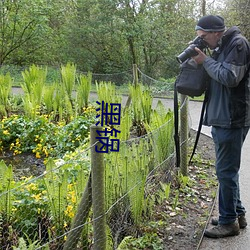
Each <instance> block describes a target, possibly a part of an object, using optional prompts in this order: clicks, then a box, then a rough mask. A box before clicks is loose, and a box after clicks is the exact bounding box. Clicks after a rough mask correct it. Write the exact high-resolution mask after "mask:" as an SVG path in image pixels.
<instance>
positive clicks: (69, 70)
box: [61, 63, 76, 103]
mask: <svg viewBox="0 0 250 250" xmlns="http://www.w3.org/2000/svg"><path fill="white" fill-rule="evenodd" d="M61 79H62V87H63V89H64V90H65V92H66V94H67V96H68V98H69V100H70V101H71V103H72V92H73V89H74V87H75V83H76V65H75V64H73V63H67V64H66V65H65V66H64V65H62V66H61Z"/></svg>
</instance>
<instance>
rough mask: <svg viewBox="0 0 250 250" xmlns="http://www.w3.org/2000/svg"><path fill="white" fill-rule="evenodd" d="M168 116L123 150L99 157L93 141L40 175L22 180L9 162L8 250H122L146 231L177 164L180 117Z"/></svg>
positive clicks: (2, 202) (4, 197)
mask: <svg viewBox="0 0 250 250" xmlns="http://www.w3.org/2000/svg"><path fill="white" fill-rule="evenodd" d="M141 73H142V72H141ZM143 77H144V79H146V78H147V77H146V75H144V76H143ZM99 79H100V78H99ZM147 79H150V78H149V77H148V78H147ZM151 80H152V82H153V79H151ZM143 82H144V83H145V81H143ZM170 91H171V90H170ZM185 105H186V104H185V102H183V105H182V106H181V109H182V108H184V109H185V108H186V106H185ZM185 112H186V111H185ZM161 115H163V116H164V117H166V120H165V121H164V122H163V123H162V124H157V126H156V125H155V127H151V128H150V127H148V128H145V129H146V130H147V133H145V134H144V135H142V136H139V137H135V138H132V137H131V138H129V139H127V140H122V141H121V142H120V149H119V152H111V153H107V154H100V153H99V154H98V153H96V152H95V150H94V149H95V146H96V143H97V142H96V141H93V140H92V141H91V143H90V146H89V148H87V149H86V148H79V149H78V150H77V151H76V152H74V156H73V157H72V156H66V157H65V158H64V159H61V160H53V159H48V160H47V162H45V164H44V165H43V166H40V167H41V168H42V169H43V173H42V174H40V175H37V176H33V175H31V176H30V177H20V178H18V179H17V178H16V176H15V171H14V170H13V169H12V167H11V165H9V166H7V165H6V163H5V162H4V161H1V163H0V164H1V166H0V179H1V182H0V190H1V193H0V211H1V213H0V247H1V249H64V250H66V249H96V250H97V249H98V250H101V249H119V246H121V245H122V244H124V242H125V241H126V239H128V238H129V237H136V236H137V235H138V234H142V233H143V231H140V230H139V225H140V224H141V223H142V222H143V221H146V220H150V219H151V218H153V216H154V213H155V211H154V205H155V203H156V202H157V200H159V199H162V198H161V197H162V192H163V190H162V187H161V183H170V182H171V178H172V174H173V172H174V167H175V160H174V159H175V153H174V141H173V134H174V131H173V129H174V125H173V114H172V113H171V112H169V113H165V114H161ZM185 119H186V118H185ZM134 129H136V128H135V127H134ZM132 134H133V131H131V135H132ZM93 137H94V135H91V138H92V139H93ZM182 142H183V144H185V141H182ZM100 174H101V176H100ZM17 183H18V185H17ZM100 208H102V209H104V210H102V209H100Z"/></svg>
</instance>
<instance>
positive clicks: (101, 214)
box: [90, 125, 106, 250]
mask: <svg viewBox="0 0 250 250" xmlns="http://www.w3.org/2000/svg"><path fill="white" fill-rule="evenodd" d="M102 130H103V129H102V127H100V126H95V125H93V126H91V128H90V142H91V145H92V147H91V175H92V204H93V231H94V244H93V250H105V249H106V216H105V193H104V188H105V182H104V180H105V179H104V157H103V153H98V152H96V147H98V148H99V147H100V145H101V144H100V143H98V142H99V140H97V139H96V137H98V136H99V135H98V134H97V131H102Z"/></svg>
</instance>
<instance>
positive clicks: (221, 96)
mask: <svg viewBox="0 0 250 250" xmlns="http://www.w3.org/2000/svg"><path fill="white" fill-rule="evenodd" d="M240 33H241V32H240V30H239V29H238V28H237V27H232V28H230V29H229V30H227V31H226V32H225V34H224V36H223V37H222V41H221V45H220V46H219V49H217V50H215V51H214V52H213V56H212V57H207V58H206V60H205V61H204V63H203V66H204V68H205V70H206V71H207V72H208V74H209V76H210V77H211V81H210V85H209V92H208V103H207V108H206V113H205V117H204V125H208V126H219V127H223V128H240V127H245V126H250V75H249V72H250V70H249V69H250V67H249V65H250V45H249V42H248V41H247V40H246V38H245V37H243V36H242V35H241V34H240Z"/></svg>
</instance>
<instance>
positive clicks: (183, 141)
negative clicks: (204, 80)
mask: <svg viewBox="0 0 250 250" xmlns="http://www.w3.org/2000/svg"><path fill="white" fill-rule="evenodd" d="M180 97H181V109H180V145H181V148H180V155H181V159H180V169H181V174H182V175H184V176H187V174H188V97H187V96H186V95H182V94H181V95H180Z"/></svg>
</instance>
